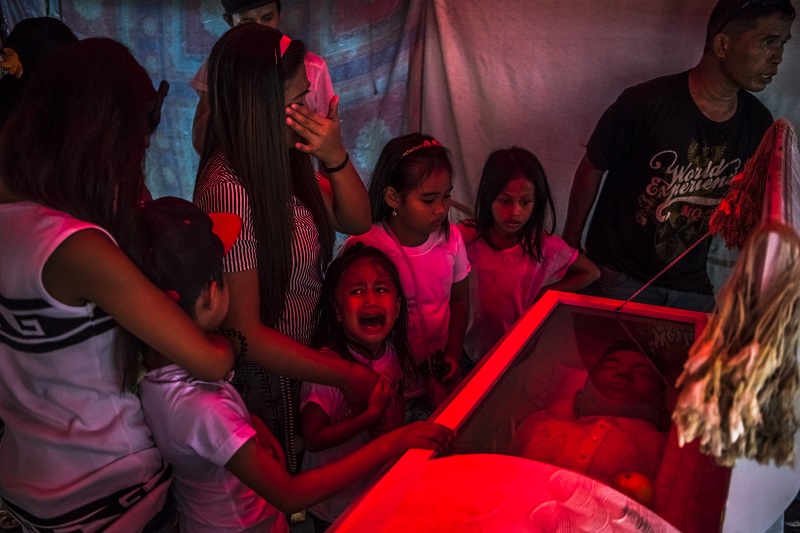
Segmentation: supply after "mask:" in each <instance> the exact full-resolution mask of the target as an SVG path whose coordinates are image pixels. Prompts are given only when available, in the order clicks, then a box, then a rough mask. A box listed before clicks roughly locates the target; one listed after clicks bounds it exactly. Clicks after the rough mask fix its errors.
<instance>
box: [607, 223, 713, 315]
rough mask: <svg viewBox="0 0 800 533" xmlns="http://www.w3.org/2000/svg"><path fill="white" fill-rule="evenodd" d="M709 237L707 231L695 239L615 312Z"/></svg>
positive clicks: (709, 233)
mask: <svg viewBox="0 0 800 533" xmlns="http://www.w3.org/2000/svg"><path fill="white" fill-rule="evenodd" d="M710 235H711V232H710V231H709V232H707V233H706V234H705V235H703V236H702V237H700V238H699V239H697V240H696V241H695V242H694V244H692V245H691V246H690V247H688V248H687V249H686V250H684V251H683V253H682V254H681V255H679V256H678V257H676V258H675V259H673V260H672V262H671V263H670V264H668V265H667V266H665V267H664V269H663V270H662V271H661V272H659V273H658V274H656V275H655V276H653V277H652V278H651V279H650V281H648V282H647V283H645V284H644V285H642V288H641V289H639V290H638V291H636V292H634V293H633V295H632V296H631V297H630V298H628V299H627V300H625V301H624V302H622V303H621V304H620V305H619V307H617V309H616V311H619V310H620V309H622V308H623V307H625V305H627V304H628V302H630V301H631V300H633V299H634V298H636V297H637V296H639V295H640V294H641V293H642V291H644V290H645V289H646V288H647V287H649V286H650V285H652V284H653V282H654V281H655V280H657V279H658V278H660V277H661V276H662V275H663V274H664V272H666V271H667V270H669V269H670V268H672V267H673V265H675V263H677V262H678V261H680V260H681V259H683V258H684V257H685V256H686V254H688V253H689V252H691V251H692V250H694V249H695V248H696V247H697V245H698V244H700V243H701V242H703V241H704V240H706V239H707V238H708V237H709V236H710Z"/></svg>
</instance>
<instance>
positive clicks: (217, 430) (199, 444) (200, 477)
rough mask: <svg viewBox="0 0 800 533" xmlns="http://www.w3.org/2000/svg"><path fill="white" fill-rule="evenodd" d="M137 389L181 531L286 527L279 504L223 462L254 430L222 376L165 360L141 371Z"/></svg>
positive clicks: (277, 530) (278, 532)
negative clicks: (170, 473) (202, 375)
mask: <svg viewBox="0 0 800 533" xmlns="http://www.w3.org/2000/svg"><path fill="white" fill-rule="evenodd" d="M140 395H141V398H142V405H143V407H144V411H145V416H146V418H147V423H148V424H149V425H150V427H151V428H153V436H154V437H155V441H156V445H157V446H158V448H159V450H161V453H162V454H163V455H164V458H165V459H166V460H167V461H168V462H169V463H170V464H171V465H172V467H173V470H174V476H175V479H174V481H173V484H172V487H173V494H174V496H175V501H176V504H177V508H178V514H179V520H180V530H181V532H182V533H187V532H191V533H201V532H202V533H205V532H207V533H214V532H217V533H222V532H231V533H232V532H234V531H236V532H239V531H242V532H244V531H246V532H253V533H255V532H264V531H267V532H270V533H285V532H287V531H288V530H289V525H288V524H287V523H286V519H285V517H284V516H283V514H282V513H281V512H280V511H278V510H277V509H276V508H275V507H273V506H272V505H270V504H269V503H268V502H266V501H265V500H264V499H263V498H261V497H260V496H259V495H258V494H256V493H255V492H253V490H252V489H250V488H249V487H247V486H246V485H245V484H244V483H242V482H241V481H240V480H239V478H237V477H236V476H234V475H233V474H232V473H231V472H230V471H228V469H227V468H225V464H226V463H227V462H228V461H229V460H230V458H231V457H232V456H233V454H234V453H236V451H237V450H238V449H239V448H241V447H242V445H244V443H245V442H247V441H248V440H250V439H251V438H253V437H255V435H256V430H255V429H254V428H253V426H252V423H251V419H250V414H249V413H248V412H247V408H246V407H245V405H244V402H243V401H242V399H241V397H240V396H239V394H238V393H237V392H236V390H235V389H234V388H233V387H232V386H231V385H230V384H229V383H228V382H226V381H215V382H207V381H201V380H199V379H195V378H193V377H192V376H191V375H190V374H189V373H188V372H186V371H185V370H183V369H182V368H180V367H179V366H177V365H167V366H165V367H162V368H158V369H156V370H152V371H150V372H148V373H147V374H146V375H145V377H144V379H143V380H142V382H141V386H140Z"/></svg>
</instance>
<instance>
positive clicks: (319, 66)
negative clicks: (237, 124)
mask: <svg viewBox="0 0 800 533" xmlns="http://www.w3.org/2000/svg"><path fill="white" fill-rule="evenodd" d="M283 49H284V48H283V41H282V42H281V50H283ZM305 63H306V75H307V76H308V82H309V84H310V85H311V87H310V89H309V93H308V95H307V96H306V101H308V106H309V107H310V108H311V110H312V111H314V112H315V113H317V114H318V115H322V116H323V117H327V116H328V104H329V103H330V101H331V98H333V95H334V92H333V84H332V83H331V75H330V72H328V65H327V64H326V63H325V60H324V59H322V58H321V57H319V56H318V55H316V54H313V53H311V52H307V53H306V59H305ZM189 85H191V87H192V89H194V90H195V91H197V92H198V93H201V92H204V93H207V92H208V59H206V60H205V61H203V64H202V65H200V69H199V70H198V71H197V74H195V75H194V78H192V81H191V82H190V83H189Z"/></svg>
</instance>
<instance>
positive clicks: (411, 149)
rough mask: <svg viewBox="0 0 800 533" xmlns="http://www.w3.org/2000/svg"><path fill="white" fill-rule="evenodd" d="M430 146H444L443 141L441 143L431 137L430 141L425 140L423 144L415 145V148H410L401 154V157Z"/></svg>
mask: <svg viewBox="0 0 800 533" xmlns="http://www.w3.org/2000/svg"><path fill="white" fill-rule="evenodd" d="M430 146H442V143H440V142H439V141H437V140H436V139H431V140H430V141H424V142H423V143H422V144H418V145H417V146H414V147H413V148H409V149H408V150H406V151H405V152H403V155H401V156H400V159H403V158H404V157H405V156H407V155H408V154H410V153H411V152H416V151H417V150H419V149H420V148H428V147H430Z"/></svg>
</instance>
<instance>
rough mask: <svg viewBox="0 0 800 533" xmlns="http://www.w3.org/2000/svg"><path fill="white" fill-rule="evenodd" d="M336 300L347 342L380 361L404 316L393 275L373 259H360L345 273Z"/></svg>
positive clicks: (340, 279)
mask: <svg viewBox="0 0 800 533" xmlns="http://www.w3.org/2000/svg"><path fill="white" fill-rule="evenodd" d="M334 298H335V305H336V317H337V319H338V320H339V322H341V324H342V327H343V328H344V331H345V334H346V335H347V338H348V339H350V340H352V341H355V342H357V343H358V344H360V345H362V346H364V347H365V348H367V349H368V350H369V351H370V353H371V354H372V355H373V357H380V356H381V355H382V352H381V349H382V347H383V343H384V340H385V339H386V337H388V336H389V333H391V331H392V328H393V327H394V323H395V321H396V320H397V316H398V315H399V314H400V298H399V297H398V295H397V287H396V286H395V284H394V281H393V280H392V276H391V275H390V274H389V272H388V271H387V270H386V269H385V268H383V266H381V265H380V264H379V263H378V262H376V261H375V260H374V259H372V258H364V259H359V260H357V261H356V262H355V263H353V264H352V265H350V266H349V267H348V268H347V270H345V271H344V272H343V273H342V277H341V278H339V283H338V284H337V285H336V294H335V297H334Z"/></svg>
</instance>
